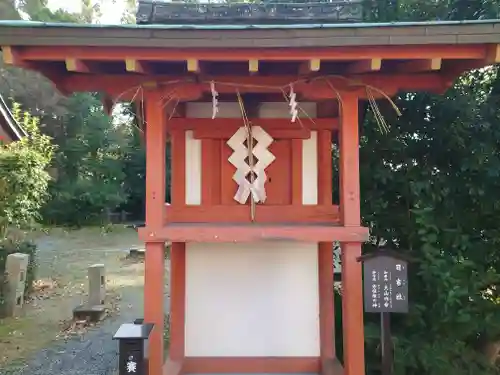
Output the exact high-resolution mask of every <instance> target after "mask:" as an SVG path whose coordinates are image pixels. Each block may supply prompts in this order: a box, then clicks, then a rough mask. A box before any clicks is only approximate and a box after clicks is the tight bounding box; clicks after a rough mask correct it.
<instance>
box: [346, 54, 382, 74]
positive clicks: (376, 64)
mask: <svg viewBox="0 0 500 375" xmlns="http://www.w3.org/2000/svg"><path fill="white" fill-rule="evenodd" d="M381 68H382V59H380V58H374V59H370V60H361V61H356V62H354V63H352V64H350V65H349V66H348V67H347V69H346V72H347V73H349V74H362V73H370V72H378V71H379V70H380V69H381Z"/></svg>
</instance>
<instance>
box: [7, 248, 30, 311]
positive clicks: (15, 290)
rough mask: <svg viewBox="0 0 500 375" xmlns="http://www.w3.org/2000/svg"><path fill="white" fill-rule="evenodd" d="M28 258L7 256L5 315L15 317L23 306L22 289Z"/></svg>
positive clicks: (19, 254)
mask: <svg viewBox="0 0 500 375" xmlns="http://www.w3.org/2000/svg"><path fill="white" fill-rule="evenodd" d="M29 259H30V256H29V255H28V254H23V253H14V254H9V255H8V256H7V262H6V264H5V271H6V276H7V292H6V296H5V315H6V316H15V315H16V314H17V313H18V312H19V309H21V308H22V307H23V304H24V288H25V285H26V274H27V271H28V263H29Z"/></svg>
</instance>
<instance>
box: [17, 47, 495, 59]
mask: <svg viewBox="0 0 500 375" xmlns="http://www.w3.org/2000/svg"><path fill="white" fill-rule="evenodd" d="M495 46H496V45H495ZM484 48H485V47H484V45H480V44H478V45H428V46H418V48H417V47H416V46H411V45H405V46H366V47H338V48H337V47H336V48H315V49H314V56H315V57H314V58H315V59H321V60H322V61H326V60H328V61H353V60H359V59H363V60H370V59H375V58H381V59H383V60H385V59H406V60H410V59H417V58H418V59H432V58H443V59H482V58H484V57H485V49H484ZM19 54H20V56H21V57H22V58H23V59H25V60H40V61H58V60H59V61H61V60H64V59H65V58H66V57H67V56H72V57H75V58H78V59H81V60H92V61H99V60H101V61H123V60H124V59H125V58H133V59H137V60H142V61H165V62H168V61H186V60H190V59H194V60H200V61H248V60H249V59H260V60H261V61H264V60H265V61H308V60H310V56H311V51H309V50H307V49H304V48H289V49H286V50H283V49H279V48H276V49H269V50H267V51H266V53H265V58H264V57H263V56H262V51H261V50H259V49H257V48H255V49H245V48H235V49H229V50H221V49H214V50H208V49H206V50H201V49H195V48H193V49H182V48H146V47H144V48H140V47H134V48H125V47H123V48H121V47H113V48H109V47H64V48H61V47H58V46H33V47H22V48H20V49H19Z"/></svg>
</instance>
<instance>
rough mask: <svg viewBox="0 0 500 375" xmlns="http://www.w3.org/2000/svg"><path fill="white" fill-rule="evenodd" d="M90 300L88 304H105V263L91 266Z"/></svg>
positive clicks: (89, 273)
mask: <svg viewBox="0 0 500 375" xmlns="http://www.w3.org/2000/svg"><path fill="white" fill-rule="evenodd" d="M88 275H89V301H88V306H89V307H92V306H98V305H103V304H104V300H105V298H106V275H105V268H104V264H94V265H92V266H90V267H89V270H88Z"/></svg>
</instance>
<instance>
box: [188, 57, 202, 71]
mask: <svg viewBox="0 0 500 375" xmlns="http://www.w3.org/2000/svg"><path fill="white" fill-rule="evenodd" d="M186 64H187V71H188V72H190V73H199V72H200V62H199V61H198V60H197V59H188V60H187V61H186Z"/></svg>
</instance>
